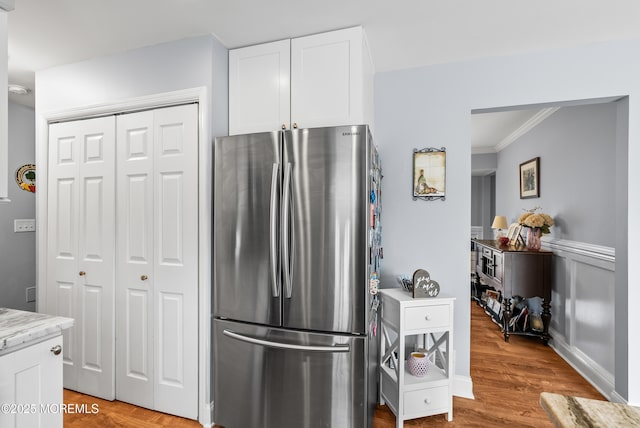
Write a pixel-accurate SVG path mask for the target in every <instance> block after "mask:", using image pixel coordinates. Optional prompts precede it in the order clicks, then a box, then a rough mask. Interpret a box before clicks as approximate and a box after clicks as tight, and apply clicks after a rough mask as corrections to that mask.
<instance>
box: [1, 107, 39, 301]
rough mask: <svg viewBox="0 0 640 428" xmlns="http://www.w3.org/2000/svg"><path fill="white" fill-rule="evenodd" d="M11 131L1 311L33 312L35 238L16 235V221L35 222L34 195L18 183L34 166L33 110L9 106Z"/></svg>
mask: <svg viewBox="0 0 640 428" xmlns="http://www.w3.org/2000/svg"><path fill="white" fill-rule="evenodd" d="M8 131H9V199H11V202H9V203H0V307H7V308H13V309H22V310H27V311H34V310H35V303H27V301H26V290H25V289H26V288H27V287H34V286H35V285H36V234H35V233H34V232H22V233H15V232H14V231H13V220H14V219H17V218H31V219H35V218H36V196H35V194H34V193H30V192H27V191H25V190H22V189H20V188H18V186H17V184H16V182H15V172H16V170H17V169H18V168H20V167H21V166H22V165H24V164H29V163H35V122H34V112H33V109H31V108H29V107H25V106H22V105H20V104H16V103H12V102H10V103H9V129H8ZM36 173H37V171H36ZM37 179H39V177H37V176H36V180H37ZM36 183H37V181H36Z"/></svg>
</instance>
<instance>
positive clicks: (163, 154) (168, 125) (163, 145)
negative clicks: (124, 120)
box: [154, 104, 198, 418]
mask: <svg viewBox="0 0 640 428" xmlns="http://www.w3.org/2000/svg"><path fill="white" fill-rule="evenodd" d="M197 118H198V107H197V105H195V104H190V105H184V106H178V107H170V108H163V109H158V110H156V111H155V123H154V129H155V133H154V135H155V147H156V151H155V183H156V187H155V191H154V196H155V201H154V207H155V213H156V226H155V227H156V229H155V237H156V245H155V249H156V254H155V260H156V265H155V270H154V271H155V278H156V281H155V292H156V294H155V303H154V308H155V313H156V322H155V323H154V328H155V336H156V337H157V338H158V340H157V341H156V343H155V345H156V349H155V367H156V370H157V371H158V373H157V380H158V384H157V385H156V388H155V397H156V404H155V408H156V409H158V410H162V411H164V412H168V413H172V414H177V415H181V416H184V417H189V418H197V416H198V406H197V403H198V364H197V362H198V358H197V354H198V352H197V351H198V334H197V331H198V310H197V308H198V184H197V183H198V122H197Z"/></svg>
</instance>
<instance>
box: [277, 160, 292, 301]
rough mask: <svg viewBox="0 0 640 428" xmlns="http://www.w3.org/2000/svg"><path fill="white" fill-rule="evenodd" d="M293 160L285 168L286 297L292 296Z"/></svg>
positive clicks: (284, 243)
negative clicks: (290, 244)
mask: <svg viewBox="0 0 640 428" xmlns="http://www.w3.org/2000/svg"><path fill="white" fill-rule="evenodd" d="M291 167H292V165H291V162H287V166H286V167H285V170H284V186H283V187H284V190H283V196H282V224H281V226H280V227H281V228H282V270H283V272H284V289H285V297H286V298H287V299H290V298H291V293H292V292H293V290H292V286H291V257H290V256H291V251H290V250H291V249H290V248H289V239H290V236H289V229H290V223H291V207H290V203H291Z"/></svg>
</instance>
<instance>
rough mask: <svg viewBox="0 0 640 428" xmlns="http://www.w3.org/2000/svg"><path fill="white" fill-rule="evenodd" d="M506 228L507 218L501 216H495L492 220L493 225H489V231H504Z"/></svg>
mask: <svg viewBox="0 0 640 428" xmlns="http://www.w3.org/2000/svg"><path fill="white" fill-rule="evenodd" d="M506 228H507V217H505V216H503V215H497V216H496V217H495V218H494V219H493V224H492V225H491V229H506Z"/></svg>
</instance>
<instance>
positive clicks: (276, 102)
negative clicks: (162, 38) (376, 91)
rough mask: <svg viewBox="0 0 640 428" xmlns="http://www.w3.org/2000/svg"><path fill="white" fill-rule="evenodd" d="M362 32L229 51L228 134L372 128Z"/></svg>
mask: <svg viewBox="0 0 640 428" xmlns="http://www.w3.org/2000/svg"><path fill="white" fill-rule="evenodd" d="M373 74H374V70H373V64H372V62H371V57H370V56H369V52H368V49H367V46H366V40H365V35H364V32H363V30H362V28H361V27H355V28H348V29H345V30H338V31H332V32H328V33H322V34H316V35H311V36H306V37H300V38H296V39H292V40H291V41H289V40H283V41H279V42H273V43H266V44H261V45H257V46H249V47H246V48H240V49H234V50H231V51H229V134H230V135H237V134H246V133H252V132H266V131H273V130H277V129H282V128H285V129H290V128H313V127H321V126H337V125H357V124H368V125H370V126H372V125H373Z"/></svg>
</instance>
